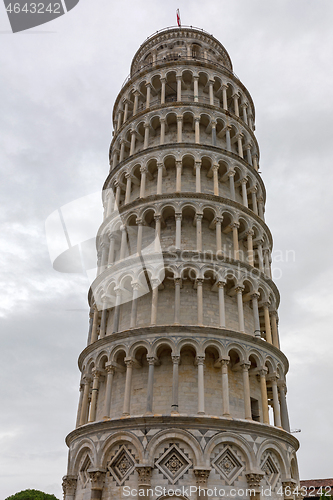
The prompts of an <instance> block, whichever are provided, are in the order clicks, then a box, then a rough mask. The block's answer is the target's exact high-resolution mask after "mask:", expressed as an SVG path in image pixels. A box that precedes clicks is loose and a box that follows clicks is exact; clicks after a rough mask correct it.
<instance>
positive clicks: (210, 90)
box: [208, 80, 214, 106]
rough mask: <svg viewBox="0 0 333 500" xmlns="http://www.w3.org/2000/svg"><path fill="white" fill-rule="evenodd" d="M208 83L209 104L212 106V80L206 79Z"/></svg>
mask: <svg viewBox="0 0 333 500" xmlns="http://www.w3.org/2000/svg"><path fill="white" fill-rule="evenodd" d="M208 84H209V104H210V105H211V106H214V80H208Z"/></svg>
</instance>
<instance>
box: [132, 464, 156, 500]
mask: <svg viewBox="0 0 333 500" xmlns="http://www.w3.org/2000/svg"><path fill="white" fill-rule="evenodd" d="M135 470H136V471H137V473H138V490H139V492H140V493H141V494H139V496H138V498H143V499H145V500H149V497H150V495H149V490H150V489H151V487H150V485H151V474H152V471H153V467H151V466H150V465H136V466H135Z"/></svg>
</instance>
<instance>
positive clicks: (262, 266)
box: [258, 240, 264, 273]
mask: <svg viewBox="0 0 333 500" xmlns="http://www.w3.org/2000/svg"><path fill="white" fill-rule="evenodd" d="M258 261H259V270H260V271H261V272H262V273H263V272H264V259H263V255H262V240H258Z"/></svg>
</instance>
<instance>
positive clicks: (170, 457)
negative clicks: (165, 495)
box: [155, 444, 192, 484]
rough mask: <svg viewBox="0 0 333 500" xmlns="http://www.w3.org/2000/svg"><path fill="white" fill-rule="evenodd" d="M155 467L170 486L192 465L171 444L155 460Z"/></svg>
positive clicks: (176, 447)
mask: <svg viewBox="0 0 333 500" xmlns="http://www.w3.org/2000/svg"><path fill="white" fill-rule="evenodd" d="M155 465H156V467H157V468H158V469H159V470H160V472H161V473H162V474H163V475H164V477H166V478H167V479H168V480H169V481H170V482H171V484H175V483H176V482H177V481H178V479H180V478H181V477H182V476H183V474H185V472H186V471H187V470H188V469H189V468H190V467H191V465H192V463H191V461H190V460H189V458H188V457H187V456H186V455H185V453H183V452H182V450H181V449H180V448H179V447H178V446H177V445H176V444H173V445H172V446H170V448H167V449H166V450H165V451H164V453H163V454H162V455H161V456H160V457H159V458H158V460H156V462H155Z"/></svg>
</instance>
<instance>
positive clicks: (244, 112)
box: [242, 102, 248, 125]
mask: <svg viewBox="0 0 333 500" xmlns="http://www.w3.org/2000/svg"><path fill="white" fill-rule="evenodd" d="M246 108H247V105H246V104H245V103H244V102H243V103H242V109H243V121H244V122H245V123H246V125H248V121H247V112H246Z"/></svg>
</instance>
